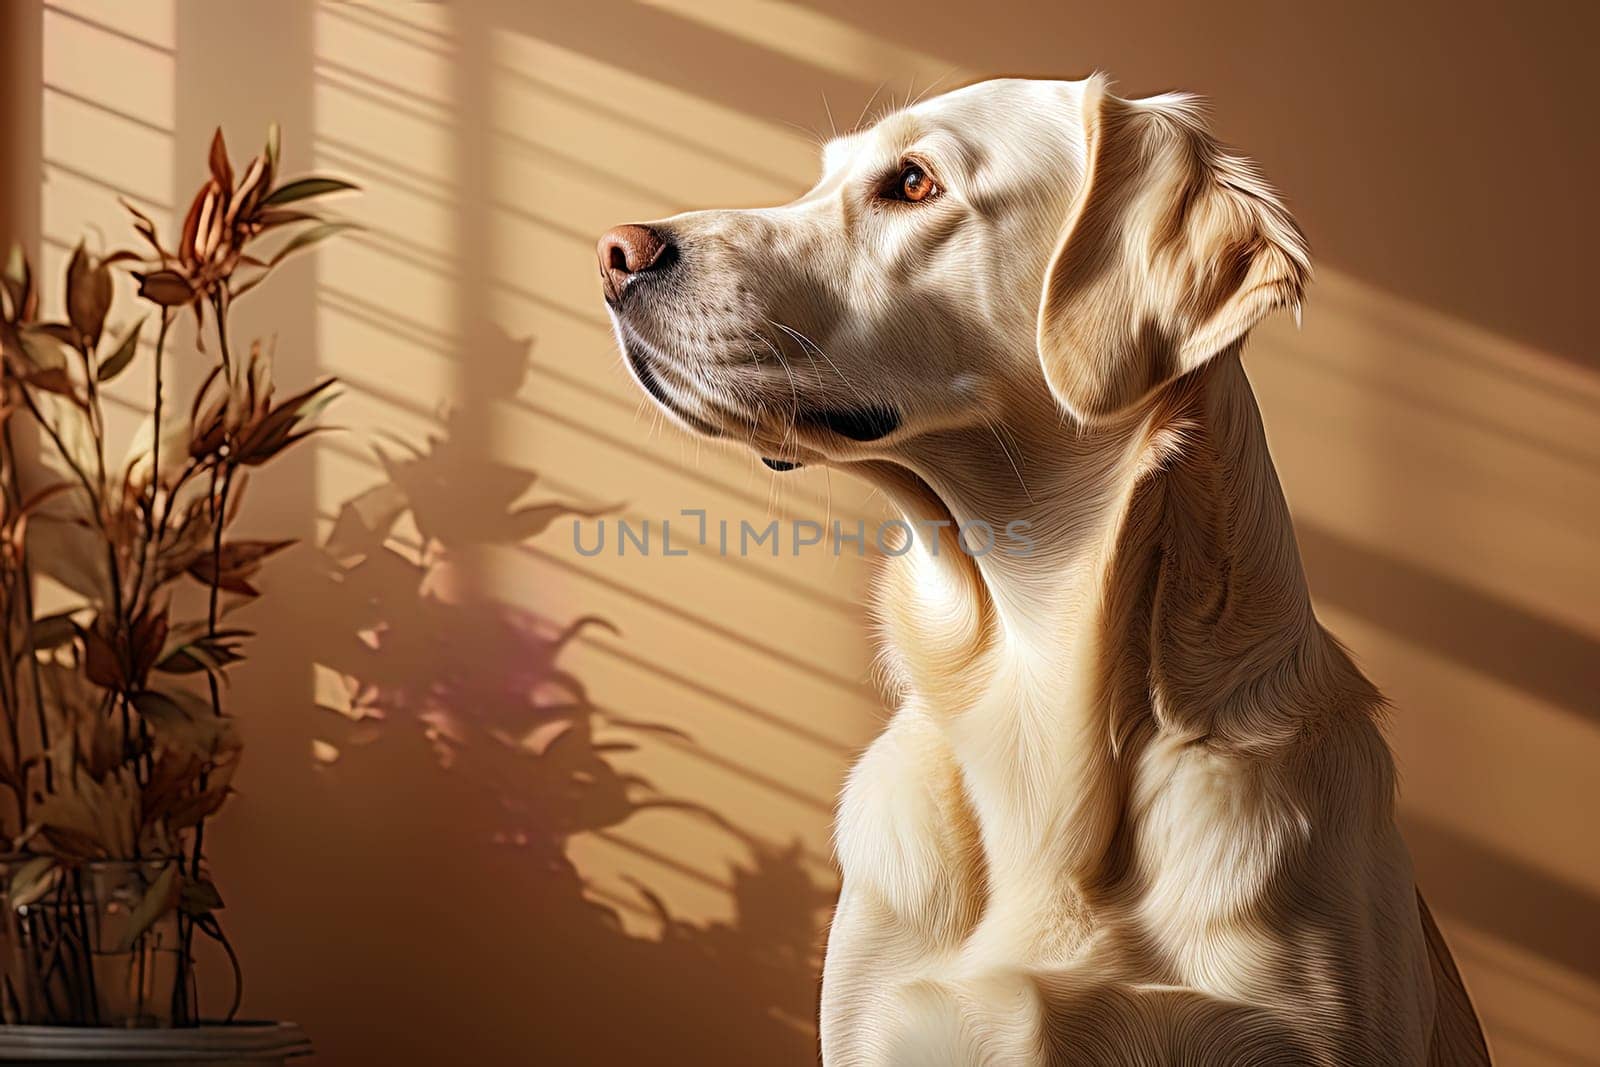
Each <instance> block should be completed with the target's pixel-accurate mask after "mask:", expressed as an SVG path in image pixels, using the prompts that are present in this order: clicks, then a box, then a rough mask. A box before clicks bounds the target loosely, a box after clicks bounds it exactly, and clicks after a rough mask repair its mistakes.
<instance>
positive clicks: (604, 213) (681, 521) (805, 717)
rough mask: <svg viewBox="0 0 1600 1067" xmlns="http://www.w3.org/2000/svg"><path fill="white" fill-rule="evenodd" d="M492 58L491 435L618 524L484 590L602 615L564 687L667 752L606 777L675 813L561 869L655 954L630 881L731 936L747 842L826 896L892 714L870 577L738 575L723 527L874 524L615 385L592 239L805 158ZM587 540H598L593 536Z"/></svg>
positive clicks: (671, 102)
mask: <svg viewBox="0 0 1600 1067" xmlns="http://www.w3.org/2000/svg"><path fill="white" fill-rule="evenodd" d="M494 55H495V98H494V99H495V108H494V121H493V128H494V131H495V134H494V148H493V152H492V153H491V155H492V158H493V161H494V165H495V175H494V184H493V189H494V193H493V201H494V203H493V210H494V217H495V225H494V227H493V229H494V232H495V233H496V235H497V237H498V240H497V242H496V245H495V249H494V251H495V258H494V272H493V279H494V281H493V284H494V294H495V317H496V319H497V321H498V322H500V323H501V325H502V326H503V327H504V328H505V330H506V331H507V332H508V333H509V334H510V335H511V336H513V337H519V338H520V337H529V338H531V339H532V347H531V350H530V357H529V360H530V373H529V376H528V379H527V381H526V383H525V385H524V387H523V388H522V389H521V391H520V392H519V393H518V395H517V396H516V397H515V398H507V399H506V400H505V401H504V402H503V403H502V405H501V407H502V412H501V414H500V416H499V417H498V418H497V419H496V429H497V437H496V442H497V443H496V454H497V455H498V456H501V457H503V458H505V459H506V460H508V461H509V462H512V463H514V464H517V465H520V466H531V467H536V468H538V469H539V470H540V472H541V476H542V479H543V480H542V484H543V485H544V486H545V491H544V493H543V494H541V495H542V496H543V497H546V498H548V497H550V496H561V495H563V494H565V495H566V496H567V498H568V499H574V500H578V501H581V502H584V503H588V504H606V505H613V506H614V510H612V511H609V512H608V513H607V515H606V520H607V523H608V525H609V526H610V538H611V540H610V542H609V543H608V545H607V549H606V550H605V551H603V552H601V553H600V554H599V555H596V556H594V557H592V558H590V557H586V556H584V555H582V554H580V553H579V552H577V551H576V550H575V548H574V544H573V540H572V533H571V532H570V529H569V525H568V523H566V522H562V523H559V524H558V525H557V527H556V528H555V529H554V530H553V531H552V533H551V534H550V535H549V536H547V537H545V538H542V539H540V540H539V541H537V542H535V543H533V545H531V546H530V547H529V548H527V549H524V550H518V551H497V553H496V559H497V561H498V562H497V563H496V574H497V576H498V578H497V581H498V584H499V585H500V586H501V587H503V588H505V589H507V590H529V591H532V590H539V591H540V592H539V593H538V595H537V598H536V599H539V600H541V601H542V603H541V605H540V610H541V611H547V612H553V613H554V614H555V615H556V617H557V618H560V617H561V616H563V615H567V614H571V613H575V612H592V613H594V614H596V615H599V616H601V617H603V618H605V619H607V620H608V621H609V622H611V623H613V624H614V625H615V626H616V627H617V628H618V630H619V631H620V632H619V633H616V634H613V633H609V632H602V631H599V630H595V631H593V632H591V633H587V634H585V635H584V636H583V637H582V638H581V639H579V640H578V641H576V642H575V643H574V645H573V647H572V650H571V653H570V659H569V663H570V667H571V669H572V670H573V672H574V673H575V674H577V675H578V676H579V677H581V678H583V679H584V682H585V684H586V686H587V687H588V689H589V693H590V697H591V698H592V699H593V700H594V701H595V702H596V704H597V705H599V706H600V707H603V708H605V709H607V710H608V711H612V712H614V713H615V714H617V715H618V716H621V717H624V718H626V719H630V720H635V721H642V722H647V723H650V724H652V725H653V726H656V727H660V728H664V729H667V730H671V731H675V732H681V735H682V736H681V737H673V738H672V739H670V740H657V739H644V740H641V739H639V738H628V737H627V733H626V731H613V732H611V733H608V734H606V735H605V736H606V738H607V740H615V741H619V742H622V743H624V744H630V745H632V744H634V743H636V747H635V748H633V750H631V751H619V752H618V753H617V754H616V755H615V757H614V762H615V764H616V765H617V766H618V767H619V768H622V769H625V770H626V771H628V772H630V773H636V774H639V775H642V776H644V777H645V778H647V779H648V780H649V781H650V783H651V784H652V786H653V788H654V791H655V792H656V793H658V794H659V795H660V796H661V797H663V798H671V799H672V800H673V802H674V803H682V804H686V805H689V807H687V808H684V809H681V810H671V809H667V810H662V811H657V812H643V813H640V814H638V815H635V816H633V817H632V818H629V819H627V820H626V821H624V822H621V823H620V824H618V825H617V826H614V827H612V828H610V829H609V830H607V831H605V832H604V833H596V834H587V835H581V836H580V837H578V838H575V839H574V842H573V845H572V849H571V855H572V857H573V859H574V860H575V862H577V863H578V865H579V867H580V869H581V870H582V871H583V872H584V874H585V876H586V878H587V879H589V883H590V885H589V891H590V892H592V893H593V894H595V895H596V897H597V898H598V899H603V900H606V901H608V902H610V903H611V904H613V905H614V906H617V907H618V908H619V911H620V914H621V915H622V917H623V921H624V922H625V923H626V924H628V926H629V928H630V929H631V930H633V931H634V932H636V933H639V934H645V935H650V936H655V935H657V934H659V932H660V929H661V924H662V921H663V920H662V917H661V916H660V915H659V914H657V913H656V912H655V911H654V910H653V906H648V905H647V904H646V898H645V897H643V896H642V895H641V891H640V886H641V885H644V886H648V888H649V891H650V893H651V894H654V895H655V897H656V898H657V899H659V900H660V901H661V902H662V903H663V904H664V905H665V906H666V907H667V909H668V910H669V913H670V914H671V915H672V916H673V918H674V920H681V921H690V922H719V921H728V920H729V919H730V918H731V917H732V915H733V909H734V906H735V904H734V898H733V896H732V895H731V891H730V888H729V881H728V880H729V878H730V872H732V871H734V870H737V869H738V868H739V867H740V865H742V864H746V863H748V862H749V857H750V848H751V847H752V846H751V845H750V844H748V843H746V841H745V840H744V838H745V837H750V838H752V839H754V840H759V841H761V842H765V843H767V844H768V845H771V846H774V847H776V846H784V847H788V846H791V845H793V846H795V847H797V848H798V849H799V850H800V851H799V854H798V857H799V858H798V862H800V863H801V864H802V865H803V866H804V868H805V869H806V870H808V871H809V872H810V874H809V877H810V878H811V879H812V880H813V882H814V883H815V884H817V885H826V884H828V883H830V882H831V880H832V872H831V868H830V865H829V863H828V859H827V856H828V833H829V822H830V811H831V806H832V795H833V788H834V785H835V783H837V782H838V781H839V780H840V779H841V777H842V775H843V773H844V770H845V768H846V766H847V760H848V754H849V753H850V752H851V751H853V750H854V748H855V747H856V746H858V745H859V744H861V743H862V742H863V741H864V740H865V739H866V737H867V736H868V734H869V733H870V730H871V727H872V723H873V722H874V721H875V720H876V718H877V716H878V708H879V703H880V701H879V698H878V696H877V695H876V693H875V691H874V690H873V689H872V687H871V686H870V685H869V684H868V683H867V654H866V649H865V645H864V642H863V641H862V638H861V634H860V627H859V621H858V619H859V616H858V609H857V608H856V606H855V605H856V604H857V603H858V598H859V595H860V592H861V589H862V587H863V586H864V584H865V580H866V574H867V560H865V559H863V558H861V557H860V556H857V555H854V554H853V553H849V554H845V555H841V556H834V555H833V554H832V553H830V552H828V551H827V550H826V549H820V550H810V551H807V552H805V553H802V554H801V555H800V556H798V557H796V556H793V555H791V554H790V552H789V551H788V550H787V549H785V550H784V551H783V552H782V553H781V554H780V557H779V558H776V559H774V558H772V556H771V554H770V550H766V549H761V550H757V551H756V552H754V553H752V554H751V555H750V556H749V557H748V558H726V557H723V556H722V555H721V554H720V553H719V552H718V551H717V550H716V548H715V547H714V541H715V538H716V533H715V530H716V526H715V524H716V521H717V519H718V518H719V517H726V518H728V519H730V520H731V521H732V522H733V523H734V526H735V537H736V538H737V529H738V527H737V524H738V523H739V522H740V520H750V521H751V522H753V523H755V524H756V525H757V526H758V527H760V526H764V525H765V524H766V523H767V522H768V521H769V519H771V518H779V517H782V518H785V519H787V518H789V517H794V518H806V519H811V520H813V521H822V522H830V521H832V520H833V519H838V520H840V521H841V522H844V523H846V524H847V526H848V528H850V529H852V530H853V529H854V523H855V521H856V520H857V519H858V518H862V517H865V516H874V517H875V516H877V515H878V514H879V513H880V511H881V505H880V504H879V502H877V501H876V500H872V499H870V494H869V493H868V492H867V491H866V490H865V489H864V487H862V486H860V485H858V484H855V483H853V482H851V481H849V480H848V479H844V478H841V477H837V476H835V477H831V478H830V477H828V476H827V475H826V474H825V473H824V472H800V473H797V474H795V475H790V476H786V477H783V478H779V477H778V476H775V475H774V474H772V473H771V472H770V471H767V470H766V469H765V468H764V467H761V466H760V465H759V464H758V463H756V462H755V459H754V457H752V456H749V455H748V454H741V453H740V452H738V451H735V450H731V449H728V448H725V447H719V446H716V445H711V444H702V443H701V442H699V441H696V440H694V439H692V438H691V437H689V436H688V435H686V434H684V433H683V432H681V431H679V430H677V429H675V428H673V427H670V426H662V425H660V420H659V417H658V416H657V415H655V413H654V412H653V410H652V409H650V408H649V406H648V405H647V404H645V403H644V402H643V399H642V394H641V393H640V391H639V389H638V387H637V386H636V385H635V384H634V383H633V382H632V381H631V379H630V378H629V377H628V375H627V374H626V372H625V370H624V369H623V368H622V366H621V360H620V357H619V356H618V354H617V351H616V344H615V340H614V339H613V337H612V336H611V331H610V328H609V324H608V322H607V319H606V315H605V311H604V308H603V305H602V303H601V300H600V295H599V288H598V283H597V281H596V269H595V251H594V244H595V241H596V239H597V238H598V236H599V235H600V234H601V233H602V232H603V231H604V230H606V229H608V228H609V227H610V226H612V225H614V224H616V223H619V222H623V221H632V220H645V219H652V218H660V217H663V216H665V215H670V214H673V213H676V212H678V211H681V210H684V209H687V208H689V207H692V206H704V205H707V204H719V205H722V204H749V205H759V204H773V203H779V202H783V201H785V200H788V199H790V198H792V197H793V196H794V195H796V194H797V193H798V192H800V191H802V190H803V189H804V187H805V186H807V185H808V184H810V182H811V181H812V180H813V178H814V175H815V172H816V167H817V155H818V150H817V145H816V142H815V140H814V139H813V138H811V137H809V136H808V135H806V134H805V133H804V132H802V131H798V130H795V129H791V128H788V127H784V126H781V125H779V124H774V123H769V122H764V121H761V120H758V119H754V118H752V117H750V116H747V115H744V114H742V113H740V112H738V111H736V110H733V109H729V108H725V107H722V106H720V105H717V104H714V103H712V102H710V101H707V100H704V99H702V98H699V97H696V96H694V95H693V94H690V93H685V92H683V91H681V90H678V89H675V88H673V87H671V86H666V85H661V84H659V83H655V82H652V81H650V80H648V79H645V78H641V77H639V76H638V75H636V74H633V73H632V72H630V71H629V70H627V69H626V68H625V67H623V66H618V65H612V64H608V63H603V62H600V61H598V60H596V59H593V58H591V57H588V56H585V55H581V54H579V53H576V52H572V51H569V50H567V49H563V48H560V47H557V46H555V45H552V44H549V43H547V42H543V41H539V40H536V39H533V38H530V37H526V36H521V35H515V34H510V33H505V32H501V33H497V34H496V35H495V38H494ZM734 146H736V147H734ZM646 161H647V162H646ZM685 508H703V509H705V510H706V512H707V514H708V518H709V520H710V522H711V523H712V533H711V538H712V540H713V547H712V548H711V549H710V550H706V549H703V548H701V547H700V546H698V545H696V546H694V547H693V548H691V550H690V551H689V554H688V555H687V556H684V557H675V558H667V557H665V556H664V555H662V554H660V553H661V549H662V545H661V540H660V539H661V536H662V525H661V524H662V520H670V521H671V522H672V523H673V526H674V539H675V541H676V542H677V544H678V546H679V547H680V548H681V547H682V545H683V544H684V539H685V535H686V534H688V533H689V532H690V531H692V530H694V529H695V528H696V520H694V519H690V518H686V517H683V516H681V515H680V511H681V510H682V509H685ZM619 518H622V519H625V520H626V521H629V522H630V523H632V524H633V526H634V527H635V528H636V529H642V528H643V526H644V525H645V524H647V523H648V525H649V526H651V527H652V528H653V534H652V536H653V537H654V539H655V540H654V545H655V554H652V555H650V556H640V555H638V554H632V555H623V556H618V555H617V554H616V538H617V530H616V526H615V523H616V521H617V520H618V519H619ZM596 530H597V524H596V523H595V522H590V523H588V525H587V526H586V529H585V534H584V536H585V537H586V538H588V539H589V541H590V542H592V539H593V537H594V536H595V533H596ZM586 543H587V542H586ZM736 553H737V549H735V554H736ZM511 595H512V596H513V597H515V596H516V595H517V594H515V593H513V594H511ZM552 597H553V598H554V599H553V600H552V599H551V598H552ZM597 736H598V735H597ZM700 806H703V810H696V808H697V807H700Z"/></svg>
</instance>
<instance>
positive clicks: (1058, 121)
mask: <svg viewBox="0 0 1600 1067" xmlns="http://www.w3.org/2000/svg"><path fill="white" fill-rule="evenodd" d="M1083 84H1084V83H1083V82H1069V81H1049V80H1044V79H1033V78H994V79H990V80H988V81H981V82H976V83H974V84H972V85H968V86H964V87H962V88H960V89H954V90H952V91H950V92H948V93H944V94H941V95H939V96H936V97H933V98H931V99H928V100H924V101H921V102H920V103H917V104H915V105H913V106H911V107H908V108H902V109H900V110H897V111H894V112H891V113H890V114H888V115H885V116H884V117H883V118H881V119H879V120H878V121H877V122H875V123H873V124H872V125H871V126H869V127H867V128H866V129H864V130H858V131H855V132H853V133H850V134H848V135H846V136H843V137H836V138H834V139H833V140H832V141H830V142H828V144H827V146H826V148H825V149H824V152H823V169H824V171H825V172H826V173H829V174H832V173H835V172H837V171H838V170H840V169H841V168H844V167H847V166H848V165H849V163H850V162H851V161H852V160H854V159H856V158H857V157H859V156H862V155H864V154H869V153H872V152H875V151H881V150H891V151H893V150H898V149H900V148H902V147H904V146H906V145H909V144H911V143H913V142H915V141H917V140H919V139H926V138H933V137H939V136H940V135H944V136H946V137H951V138H956V139H959V140H961V141H963V142H966V143H971V142H973V141H977V140H981V141H983V142H985V143H989V144H993V145H994V146H996V147H997V148H998V147H1000V146H1003V145H1005V144H1007V143H1010V144H1017V145H1022V144H1030V143H1031V144H1033V145H1035V146H1037V145H1039V144H1040V142H1041V141H1051V140H1057V139H1059V140H1066V139H1069V138H1070V137H1071V136H1072V135H1073V134H1074V132H1075V131H1076V130H1077V128H1078V125H1079V124H1078V122H1077V121H1076V115H1077V105H1078V102H1079V100H1080V99H1081V97H1082V92H1083Z"/></svg>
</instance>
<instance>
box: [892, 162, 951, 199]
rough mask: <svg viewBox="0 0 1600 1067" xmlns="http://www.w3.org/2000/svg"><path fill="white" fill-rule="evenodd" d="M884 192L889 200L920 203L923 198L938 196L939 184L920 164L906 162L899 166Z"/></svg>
mask: <svg viewBox="0 0 1600 1067" xmlns="http://www.w3.org/2000/svg"><path fill="white" fill-rule="evenodd" d="M884 192H885V194H886V195H887V196H888V198H889V199H890V200H904V201H905V202H906V203H909V204H920V203H921V202H922V201H924V200H931V199H933V198H934V197H936V196H938V195H939V186H938V184H937V183H935V182H934V180H933V178H932V177H930V176H929V174H928V172H927V171H925V170H923V169H922V166H921V164H918V163H910V162H908V163H905V164H904V165H902V166H901V168H900V173H899V174H898V175H896V176H895V179H894V182H893V183H892V184H891V185H890V186H889V188H888V189H886V190H885V191H884Z"/></svg>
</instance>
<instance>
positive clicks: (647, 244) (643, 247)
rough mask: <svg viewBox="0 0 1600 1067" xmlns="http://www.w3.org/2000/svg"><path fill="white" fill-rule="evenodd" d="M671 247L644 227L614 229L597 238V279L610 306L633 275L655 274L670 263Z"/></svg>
mask: <svg viewBox="0 0 1600 1067" xmlns="http://www.w3.org/2000/svg"><path fill="white" fill-rule="evenodd" d="M671 250H672V245H671V243H670V242H669V241H668V240H667V239H666V238H665V237H663V236H662V235H661V234H660V233H658V232H657V231H655V230H652V229H651V228H650V227H648V226H637V225H633V224H631V223H630V224H629V225H626V226H616V227H613V228H612V229H610V230H607V231H606V234H605V236H604V237H602V238H600V245H599V248H598V249H597V251H598V252H599V254H600V277H601V278H602V279H603V280H604V281H605V288H606V299H607V300H610V301H612V302H613V303H614V302H616V300H617V299H618V298H619V297H621V296H622V288H623V286H625V285H626V284H627V283H628V280H629V279H630V278H632V277H633V276H634V275H636V274H643V273H645V272H646V271H651V270H659V269H661V268H663V267H665V266H667V264H668V263H669V262H670V255H669V253H670V252H671Z"/></svg>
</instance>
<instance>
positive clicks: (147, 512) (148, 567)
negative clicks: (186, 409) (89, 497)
mask: <svg viewBox="0 0 1600 1067" xmlns="http://www.w3.org/2000/svg"><path fill="white" fill-rule="evenodd" d="M171 324H172V316H171V315H170V314H168V312H167V309H166V308H162V309H161V332H160V333H159V334H157V336H156V369H155V379H156V380H155V402H154V405H153V408H152V414H151V416H150V417H151V419H152V421H153V425H154V432H153V434H152V437H151V442H150V499H149V501H148V502H147V503H146V505H145V509H144V551H143V552H141V553H139V581H138V584H137V585H136V586H135V587H134V603H135V604H141V603H143V601H144V599H145V597H146V590H145V581H146V579H147V578H148V577H149V575H150V572H151V571H152V570H153V559H152V557H154V556H159V555H160V554H161V540H160V539H161V535H163V534H165V533H166V529H167V524H166V522H165V521H163V522H161V523H160V525H159V526H158V525H157V523H156V505H157V503H158V502H159V501H160V499H161V401H162V389H161V370H162V366H163V365H164V364H165V363H166V350H167V328H168V327H169V326H170V325H171ZM171 510H172V500H171V498H168V500H167V506H166V508H164V509H163V517H165V515H166V514H167V513H169V512H171ZM153 591H154V590H151V592H153Z"/></svg>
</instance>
